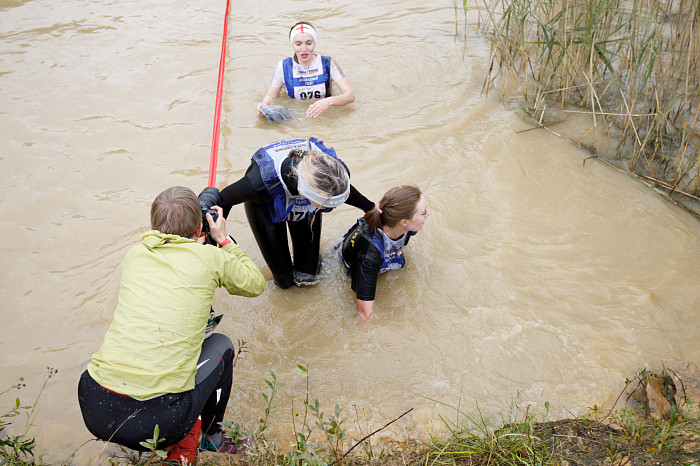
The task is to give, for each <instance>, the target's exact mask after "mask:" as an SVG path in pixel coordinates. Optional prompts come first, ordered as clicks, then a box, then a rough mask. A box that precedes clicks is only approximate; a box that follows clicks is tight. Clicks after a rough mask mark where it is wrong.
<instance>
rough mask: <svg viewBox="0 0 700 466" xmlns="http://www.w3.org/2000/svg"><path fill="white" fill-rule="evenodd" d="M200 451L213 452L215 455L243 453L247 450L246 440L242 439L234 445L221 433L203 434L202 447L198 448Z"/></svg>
mask: <svg viewBox="0 0 700 466" xmlns="http://www.w3.org/2000/svg"><path fill="white" fill-rule="evenodd" d="M199 449H200V451H214V452H217V453H229V454H236V453H245V452H246V451H247V450H248V439H244V440H243V441H241V442H240V443H239V445H236V444H235V443H233V440H231V439H230V438H228V437H226V435H224V433H223V431H219V432H217V433H215V434H204V435H203V436H202V446H200V447H199Z"/></svg>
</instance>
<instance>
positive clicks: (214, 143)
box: [209, 0, 231, 187]
mask: <svg viewBox="0 0 700 466" xmlns="http://www.w3.org/2000/svg"><path fill="white" fill-rule="evenodd" d="M230 3H231V1H230V0H226V17H225V18H224V38H223V40H222V41H221V60H220V61H219V82H218V83H217V86H216V110H215V112H214V134H213V136H212V140H211V159H210V161H209V186H210V187H213V186H214V185H216V161H217V158H218V156H219V132H220V130H221V95H222V93H223V89H224V68H225V67H226V35H227V32H228V12H229V5H230Z"/></svg>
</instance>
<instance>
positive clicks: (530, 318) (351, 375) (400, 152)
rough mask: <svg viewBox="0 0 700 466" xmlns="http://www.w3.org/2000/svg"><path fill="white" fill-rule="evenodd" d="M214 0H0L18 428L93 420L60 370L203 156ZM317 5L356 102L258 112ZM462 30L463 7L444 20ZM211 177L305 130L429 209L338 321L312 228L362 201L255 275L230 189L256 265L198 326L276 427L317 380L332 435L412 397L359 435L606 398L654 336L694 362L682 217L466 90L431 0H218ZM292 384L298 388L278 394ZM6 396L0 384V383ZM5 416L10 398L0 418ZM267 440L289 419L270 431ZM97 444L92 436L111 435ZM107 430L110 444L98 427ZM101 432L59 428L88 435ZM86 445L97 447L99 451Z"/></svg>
mask: <svg viewBox="0 0 700 466" xmlns="http://www.w3.org/2000/svg"><path fill="white" fill-rule="evenodd" d="M224 9H225V2H223V1H216V2H214V1H210V0H208V1H204V2H179V1H171V0H168V1H164V0H151V1H148V2H139V1H119V2H115V1H99V2H98V1H72V0H67V1H62V2H53V1H49V0H33V1H29V0H28V1H20V0H2V1H0V50H1V51H2V53H1V54H0V86H1V87H2V92H1V93H0V115H1V117H0V118H1V120H0V121H1V123H2V124H0V138H1V140H2V145H3V150H2V153H1V154H0V172H1V173H2V180H3V183H2V186H3V196H2V198H1V199H0V209H1V210H0V215H1V217H0V219H1V220H2V221H1V222H0V228H1V229H2V230H1V237H2V240H1V241H2V246H1V253H2V259H3V264H4V266H3V268H2V271H1V272H0V299H1V302H2V312H1V314H0V328H2V331H1V332H0V352H1V354H2V364H1V366H0V373H1V374H2V378H1V380H2V384H1V385H0V391H2V390H4V389H5V388H7V387H9V386H10V385H11V384H13V383H14V382H15V381H16V380H17V379H18V378H19V377H24V383H26V385H27V386H26V388H23V389H22V390H21V391H13V392H11V393H5V394H3V395H1V396H0V406H3V407H5V408H9V407H10V406H11V405H12V404H13V402H14V397H15V395H19V396H20V398H21V399H22V401H23V402H25V403H33V402H34V400H35V399H36V397H37V394H38V392H39V390H40V388H41V386H42V384H43V382H44V380H45V378H46V374H47V369H46V368H47V367H52V368H56V369H58V370H59V372H58V374H57V375H55V376H54V377H52V378H51V379H50V380H49V381H48V383H47V384H46V388H45V389H44V391H43V392H42V393H41V397H40V398H39V401H38V405H37V408H36V413H37V417H36V419H35V421H34V426H33V428H32V431H31V432H32V433H33V434H34V435H36V436H37V437H38V438H40V440H41V449H42V452H44V453H45V454H46V457H47V458H48V459H51V460H53V461H63V460H65V459H66V458H67V457H68V456H69V455H70V454H71V453H72V452H73V451H74V450H75V449H76V448H77V447H78V446H79V445H81V444H82V443H83V442H85V441H86V440H88V439H89V438H90V437H91V436H90V434H89V433H88V432H87V430H86V429H85V427H84V425H83V423H82V419H81V417H80V412H79V409H78V404H77V396H76V385H77V380H78V376H79V374H80V372H81V371H82V370H83V368H84V367H85V363H86V362H87V361H88V359H89V358H90V355H91V354H92V353H93V352H94V351H95V350H97V348H98V346H99V345H100V343H101V341H102V337H103V335H104V332H105V330H106V329H107V327H108V325H109V323H110V321H111V317H112V313H113V311H114V308H115V305H116V300H117V292H118V284H119V277H120V263H121V260H122V258H123V256H124V254H125V252H126V251H127V249H128V248H129V247H130V246H131V245H133V244H134V243H135V242H137V241H138V239H139V236H140V234H141V233H142V232H143V231H144V230H146V229H147V228H148V212H149V206H150V202H151V201H152V199H153V198H154V197H155V195H156V194H157V193H158V192H160V191H161V190H162V189H164V188H166V187H168V186H171V185H175V184H182V185H186V186H189V187H191V188H192V189H193V190H195V192H199V190H201V189H202V188H203V187H204V186H205V185H206V182H207V176H208V169H209V154H210V147H211V133H212V124H213V115H214V104H215V93H216V82H217V73H218V64H219V55H220V47H221V33H222V30H223V19H224V15H223V12H224ZM299 19H307V20H310V21H311V22H313V23H315V25H316V26H317V28H318V31H319V43H318V46H317V51H318V52H320V53H323V54H328V55H332V56H333V57H335V58H336V59H337V61H338V62H339V64H340V65H341V67H342V68H343V70H344V71H345V73H346V74H347V76H348V78H349V80H350V83H351V84H352V86H353V88H354V90H355V94H356V102H355V103H354V104H352V105H350V106H348V107H344V108H331V109H330V110H329V111H327V112H326V113H325V114H323V115H322V116H321V117H319V118H317V119H313V120H312V119H308V118H306V117H304V116H303V110H304V108H305V106H304V105H302V104H300V103H297V102H293V103H292V102H289V101H287V100H286V99H285V98H280V99H279V100H277V101H276V103H282V104H284V105H287V106H288V107H290V108H291V109H292V110H293V112H294V114H295V116H296V118H295V119H294V121H292V122H290V123H289V124H285V125H273V124H268V123H266V122H264V121H261V120H258V119H257V118H256V116H255V106H256V104H257V102H259V101H260V99H261V98H262V96H263V95H264V93H265V90H266V88H267V85H268V83H269V80H270V78H271V75H272V70H273V67H274V65H275V64H276V62H277V61H278V60H279V59H281V58H282V57H284V56H286V55H288V54H289V53H290V50H291V48H290V46H289V43H288V41H287V30H288V28H289V26H290V25H291V24H293V23H294V22H295V21H297V20H299ZM460 36H461V31H460ZM228 43H229V46H228V60H227V68H226V76H225V85H224V89H225V96H224V104H223V115H222V133H221V145H220V147H221V149H220V156H219V165H218V166H219V170H218V175H217V185H218V186H220V187H223V186H225V185H226V184H227V183H229V182H232V181H234V180H236V179H238V178H239V177H240V176H241V175H242V174H243V172H244V170H245V169H246V167H247V166H248V163H249V160H250V156H251V155H252V153H253V152H254V151H255V150H256V149H257V148H258V147H260V146H262V145H264V144H266V143H269V142H272V141H276V140H279V139H282V138H292V137H307V136H316V137H319V138H320V139H322V140H323V141H324V142H326V143H327V144H328V145H330V146H332V147H334V148H335V149H336V150H337V152H338V154H339V155H340V157H341V158H342V159H343V160H344V161H345V162H346V163H347V164H348V165H349V167H350V170H351V173H352V179H353V184H354V185H355V186H356V187H357V188H358V189H359V190H360V191H362V192H363V193H364V194H366V195H367V196H368V197H370V198H372V199H375V200H376V199H379V197H380V196H381V195H382V194H383V193H384V192H385V191H386V190H387V189H388V188H389V187H391V186H394V185H396V184H400V183H414V184H417V185H418V186H420V187H421V188H422V189H423V190H424V192H425V196H426V198H427V200H428V203H429V208H430V209H431V210H432V212H433V215H432V216H431V217H430V218H429V219H428V223H427V224H426V228H425V229H424V231H423V232H421V233H420V234H419V235H418V236H417V237H416V239H415V241H411V244H410V247H409V248H407V256H408V266H407V267H406V268H405V269H404V270H401V271H398V272H394V273H390V274H386V275H384V276H382V277H381V278H380V280H379V292H378V295H377V301H376V307H375V314H376V317H375V318H374V319H373V320H372V321H371V322H369V323H365V324H361V323H359V322H358V319H357V317H356V314H355V310H354V295H353V294H352V292H351V290H350V283H349V279H348V278H347V277H346V276H345V275H344V274H343V270H342V269H341V267H340V265H339V263H338V262H337V261H336V258H335V257H334V255H333V253H332V248H333V246H334V245H335V244H336V243H337V242H338V241H339V240H340V238H341V236H342V234H343V233H344V232H345V231H346V229H347V228H348V227H349V226H350V225H351V224H352V223H353V221H354V219H355V218H357V217H358V216H359V215H360V211H358V210H356V209H354V208H352V207H342V208H340V209H338V210H336V211H335V212H334V213H333V214H331V215H327V216H326V217H325V218H324V224H325V225H324V231H323V240H322V248H323V256H324V272H323V281H322V283H321V284H319V285H318V286H316V287H313V288H304V289H292V290H287V291H282V290H279V289H277V288H275V287H274V286H273V285H272V281H271V280H270V278H271V277H270V274H269V271H268V270H267V268H266V267H264V262H263V260H262V256H261V254H260V252H259V251H258V249H257V246H256V244H255V242H254V240H253V237H252V234H251V233H250V230H249V228H248V225H247V222H246V220H245V216H244V214H243V209H242V207H240V206H239V207H236V208H234V209H233V211H232V215H231V217H230V219H229V229H230V231H231V233H232V234H233V235H234V236H235V237H236V238H237V240H238V242H239V244H241V245H242V246H243V248H244V249H246V250H247V251H248V252H249V253H250V254H251V256H252V257H253V258H254V260H255V261H256V262H257V263H258V264H260V265H261V267H263V271H264V273H265V274H266V277H267V278H268V280H269V281H268V284H269V286H268V288H267V290H266V291H265V292H264V294H263V295H261V296H260V297H258V298H254V299H245V298H241V297H230V296H228V295H227V294H226V293H225V292H223V291H222V292H221V293H219V294H217V296H216V299H215V303H214V305H215V307H216V309H217V310H219V311H222V312H224V313H225V319H224V321H223V322H222V324H221V326H220V329H221V330H222V331H223V332H224V333H226V334H227V335H229V336H230V337H231V338H232V339H233V340H234V341H236V340H237V339H241V340H245V341H247V342H248V346H249V348H250V353H247V354H245V355H244V357H243V359H242V360H241V361H240V362H239V364H238V366H237V368H236V375H235V377H236V380H235V388H234V392H233V394H232V398H231V402H230V403H229V407H230V408H229V418H230V419H231V420H233V421H237V422H242V423H244V424H248V425H252V424H254V423H255V421H256V419H257V417H258V416H259V415H260V413H261V412H262V409H263V406H264V404H263V400H262V397H261V393H262V392H263V391H265V390H266V389H267V388H266V386H265V384H264V379H265V378H269V372H268V371H270V370H272V371H274V372H275V374H276V376H277V380H278V382H279V392H278V401H279V402H280V403H281V407H280V409H279V410H278V411H277V412H276V414H275V416H276V418H275V419H276V421H277V425H276V427H275V430H274V433H275V435H276V436H277V438H278V439H280V440H281V441H282V440H284V439H286V438H288V437H289V436H290V435H291V416H290V413H291V412H292V411H293V410H297V409H298V407H299V406H300V403H299V401H298V398H299V397H303V396H305V394H306V388H305V387H306V383H305V380H304V379H303V378H301V377H298V376H297V373H298V372H299V371H298V369H297V367H296V362H297V361H298V360H300V359H302V360H305V361H310V362H309V366H308V367H309V374H310V380H309V387H310V388H309V390H310V396H311V398H318V399H319V400H320V401H321V405H322V407H325V410H326V411H331V410H332V408H333V406H334V405H335V403H338V404H339V405H340V406H341V407H342V408H343V409H344V410H345V413H346V415H348V416H350V419H349V420H348V421H347V423H348V426H349V427H350V428H351V430H352V435H353V436H354V437H355V438H358V437H359V434H358V429H357V428H358V426H359V427H361V428H362V431H363V432H364V433H367V431H369V430H370V429H376V428H379V427H381V426H382V425H384V424H385V423H386V422H388V421H389V420H391V419H393V418H395V417H397V416H398V415H400V414H401V413H403V412H404V411H406V410H408V409H409V408H414V411H412V412H411V413H410V414H409V415H408V416H406V417H405V418H403V419H402V420H401V421H399V422H397V423H395V424H393V425H392V426H391V427H390V428H388V429H386V430H385V431H383V432H382V434H381V435H383V436H385V437H389V438H402V437H404V436H407V435H413V436H425V435H427V434H428V433H429V432H433V431H438V430H440V429H441V424H440V422H438V421H437V420H436V413H438V412H439V413H442V414H444V415H446V416H448V417H451V418H452V419H454V417H455V414H454V412H452V411H450V410H449V409H447V408H444V407H442V406H441V405H440V404H439V403H437V402H436V401H439V402H442V403H445V404H447V405H452V406H455V407H456V406H458V405H459V406H460V407H461V409H462V410H464V411H466V412H474V410H475V407H476V403H477V402H478V406H479V409H480V410H481V411H482V412H483V413H484V414H485V415H486V416H493V417H494V418H497V417H498V416H499V413H507V411H508V409H509V407H511V405H513V406H515V405H517V407H518V409H525V407H526V406H528V405H533V406H535V405H537V404H539V405H540V407H541V406H542V405H543V404H544V402H545V401H548V402H549V403H550V407H551V409H550V412H551V416H552V417H564V416H569V415H571V414H579V413H582V412H583V411H584V410H585V407H587V406H592V405H593V404H601V403H604V402H606V401H610V400H611V399H614V398H615V397H616V396H617V394H618V393H619V391H620V390H621V389H622V385H623V381H624V378H625V377H627V376H630V375H632V374H633V373H634V372H635V371H637V370H640V369H642V368H644V367H651V368H658V367H659V359H660V358H682V359H685V360H690V361H694V362H696V363H697V362H700V338H698V332H699V330H700V319H699V318H698V317H699V314H700V290H699V287H698V277H699V276H700V249H699V248H698V244H699V241H700V222H698V221H697V219H694V218H693V217H691V216H690V215H689V214H688V213H686V212H685V211H683V210H681V209H679V208H677V207H675V206H673V205H671V204H670V203H668V202H666V201H664V200H662V199H661V198H660V197H658V196H657V195H655V194H654V193H652V192H651V191H650V190H649V189H648V188H646V187H644V186H642V185H640V184H639V183H638V182H636V181H634V180H633V179H631V178H630V177H627V176H625V175H624V174H622V173H620V172H618V171H615V170H613V169H611V168H609V167H608V166H606V165H603V164H600V163H598V162H596V161H595V160H589V161H588V162H587V163H586V165H585V167H584V166H582V160H583V158H584V157H586V155H587V154H584V153H581V152H579V151H578V150H577V149H575V148H574V147H573V146H572V145H569V144H567V143H566V142H564V141H563V140H561V139H559V138H557V137H556V136H554V135H552V134H550V133H546V132H541V131H528V132H519V131H521V130H523V129H526V128H528V127H529V126H528V125H527V124H526V123H525V122H524V121H523V120H522V118H521V116H520V114H519V113H518V111H517V110H515V109H513V108H509V107H508V106H505V105H504V104H502V103H500V102H499V101H497V100H496V99H495V98H491V97H489V98H488V99H487V98H485V97H484V96H483V95H482V94H481V89H482V82H483V78H484V76H485V73H486V70H487V69H488V49H489V45H488V43H487V42H486V41H485V40H484V39H483V38H482V37H480V36H479V35H478V34H477V33H476V32H475V31H470V32H469V34H468V36H467V38H466V40H463V39H462V38H461V37H460V38H455V23H454V10H453V4H452V2H450V1H441V2H428V4H426V2H422V1H414V0H403V1H401V2H398V1H384V2H374V1H368V0H359V1H355V2H351V3H348V2H322V3H319V2H312V1H308V0H301V1H295V2H284V1H280V0H274V1H273V0H265V1H259V2H235V1H234V2H233V3H232V7H231V16H230V25H229V36H228ZM295 400H296V401H295ZM0 411H2V412H4V409H0ZM16 422H17V425H18V427H20V424H23V422H24V421H23V418H17V421H16ZM285 442H286V440H285ZM109 448H111V447H109ZM109 448H108V449H107V451H111V450H110V449H109ZM101 449H102V444H101V443H97V442H92V443H88V444H87V445H86V446H84V447H82V448H80V449H79V451H78V452H77V454H76V458H77V459H76V462H78V463H79V464H83V463H87V462H88V461H91V460H92V461H93V462H94V459H95V458H96V457H97V455H98V453H99V452H100V450H101ZM103 455H104V453H103Z"/></svg>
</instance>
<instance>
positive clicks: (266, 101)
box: [257, 86, 282, 117]
mask: <svg viewBox="0 0 700 466" xmlns="http://www.w3.org/2000/svg"><path fill="white" fill-rule="evenodd" d="M281 91H282V88H281V87H273V86H270V89H268V90H267V93H266V94H265V97H263V100H262V102H260V103H259V104H258V107H257V111H258V116H259V117H261V116H263V114H262V110H260V107H262V106H263V105H270V103H272V99H274V98H276V97H279V95H280V92H281Z"/></svg>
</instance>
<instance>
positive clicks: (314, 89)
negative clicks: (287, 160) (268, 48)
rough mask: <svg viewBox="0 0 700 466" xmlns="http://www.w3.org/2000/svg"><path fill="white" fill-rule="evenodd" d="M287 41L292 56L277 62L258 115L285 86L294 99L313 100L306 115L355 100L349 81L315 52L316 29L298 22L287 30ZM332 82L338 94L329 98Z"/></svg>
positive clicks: (308, 24)
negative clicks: (291, 50)
mask: <svg viewBox="0 0 700 466" xmlns="http://www.w3.org/2000/svg"><path fill="white" fill-rule="evenodd" d="M289 40H290V42H291V44H292V47H293V48H294V57H287V58H285V59H283V60H280V62H279V63H277V67H276V68H275V73H274V75H273V76H272V83H271V84H270V89H268V91H267V93H266V94H265V97H263V100H262V102H261V103H260V104H258V116H263V114H262V111H261V110H260V107H261V106H262V105H269V104H270V103H271V102H272V99H274V98H275V97H277V96H279V95H280V91H281V90H282V88H283V87H284V88H285V89H286V90H287V95H289V97H291V98H293V99H301V100H308V99H314V100H315V102H313V103H312V104H311V105H309V108H308V109H307V110H306V115H308V116H310V117H317V116H319V115H320V114H321V113H323V111H324V110H326V109H327V108H328V107H330V106H331V105H347V104H349V103H351V102H354V101H355V94H354V93H353V91H352V87H350V83H349V82H348V78H346V77H345V75H344V74H343V71H342V70H341V69H340V67H339V66H338V64H337V63H336V62H335V60H333V59H332V58H331V57H325V56H321V55H317V54H315V53H314V48H315V47H316V42H317V40H316V29H314V27H313V26H312V25H311V23H308V22H306V21H300V22H298V23H296V24H295V25H294V26H292V27H291V29H290V30H289ZM331 83H335V84H336V86H338V88H339V89H340V91H341V94H340V95H334V96H331Z"/></svg>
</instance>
